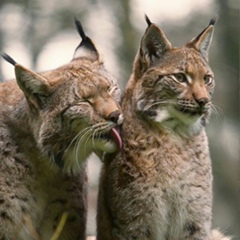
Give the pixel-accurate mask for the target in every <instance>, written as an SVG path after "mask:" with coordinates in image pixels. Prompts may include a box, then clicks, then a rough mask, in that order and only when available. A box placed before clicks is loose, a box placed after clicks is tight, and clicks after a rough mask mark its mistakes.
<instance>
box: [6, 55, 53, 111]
mask: <svg viewBox="0 0 240 240" xmlns="http://www.w3.org/2000/svg"><path fill="white" fill-rule="evenodd" d="M2 57H3V58H4V59H5V60H6V61H7V62H9V63H11V64H12V65H14V66H15V76H16V80H17V84H18V86H19V87H20V89H21V90H22V91H23V93H24V95H25V96H26V98H27V100H28V102H29V104H31V105H33V106H35V107H36V108H39V107H41V106H42V105H43V104H44V100H45V98H46V97H47V96H48V95H49V94H50V86H49V84H48V82H47V80H46V79H45V78H44V77H42V76H41V75H39V74H37V73H35V72H33V71H31V70H29V69H27V68H25V67H23V66H22V65H20V64H18V63H17V62H16V61H15V60H14V59H13V58H11V57H10V56H9V55H8V54H6V53H3V54H2Z"/></svg>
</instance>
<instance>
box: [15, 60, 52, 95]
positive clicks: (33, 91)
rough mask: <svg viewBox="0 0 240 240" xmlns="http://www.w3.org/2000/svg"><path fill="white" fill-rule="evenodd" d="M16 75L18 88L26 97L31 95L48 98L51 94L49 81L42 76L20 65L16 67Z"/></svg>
mask: <svg viewBox="0 0 240 240" xmlns="http://www.w3.org/2000/svg"><path fill="white" fill-rule="evenodd" d="M15 75H16V79H17V83H18V86H19V87H20V88H21V90H22V91H23V92H24V94H25V95H26V97H28V96H30V95H38V96H47V95H48V94H49V90H50V86H49V84H48V82H47V80H46V79H45V78H44V77H42V76H41V75H39V74H37V73H35V72H33V71H31V70H29V69H27V68H25V67H23V66H21V65H20V64H16V65H15Z"/></svg>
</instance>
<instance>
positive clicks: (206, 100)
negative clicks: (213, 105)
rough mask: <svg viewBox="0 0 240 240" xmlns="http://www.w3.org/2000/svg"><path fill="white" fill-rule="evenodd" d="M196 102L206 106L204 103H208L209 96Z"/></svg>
mask: <svg viewBox="0 0 240 240" xmlns="http://www.w3.org/2000/svg"><path fill="white" fill-rule="evenodd" d="M196 102H197V103H198V105H199V107H204V105H205V104H207V103H208V98H200V99H196Z"/></svg>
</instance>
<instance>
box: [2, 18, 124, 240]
mask: <svg viewBox="0 0 240 240" xmlns="http://www.w3.org/2000/svg"><path fill="white" fill-rule="evenodd" d="M76 25H77V28H78V30H79V33H81V34H83V29H82V26H81V24H80V22H79V21H78V20H76ZM82 36H83V35H82ZM3 57H4V58H5V59H6V60H7V61H8V62H10V63H11V64H13V65H14V66H15V75H16V81H15V80H10V81H6V82H4V83H1V85H0V172H1V174H0V239H2V240H3V239H4V240H5V239H8V240H13V239H18V240H33V239H34V240H40V239H41V240H49V239H50V237H51V236H52V235H53V234H54V232H55V231H56V228H57V226H58V224H59V221H60V219H61V217H62V216H63V214H67V220H66V223H65V225H64V227H63V229H62V232H61V234H60V236H59V238H58V240H84V239H85V237H86V236H85V234H86V211H87V192H86V190H87V176H86V172H85V165H86V164H85V162H86V160H87V158H88V156H89V155H90V154H91V153H92V152H95V153H96V154H97V155H98V156H99V157H102V156H103V155H108V154H114V153H115V152H116V151H117V150H118V148H119V145H120V144H119V141H120V140H119V139H115V138H114V135H113V134H112V132H113V133H114V134H115V137H116V136H117V131H116V130H115V129H114V128H115V127H116V126H117V125H120V124H121V122H122V114H121V110H120V107H119V101H120V90H119V87H118V85H117V82H116V80H115V79H114V78H113V77H112V76H111V75H110V74H109V73H108V72H107V71H106V70H105V68H104V65H103V62H102V61H101V59H100V55H99V53H98V52H97V50H96V48H95V46H94V45H93V42H92V40H91V39H90V38H88V37H87V36H86V35H85V34H84V36H83V39H82V42H81V44H80V45H79V46H78V47H77V49H76V51H75V53H74V58H73V59H72V61H71V62H70V63H68V64H66V65H64V66H62V67H60V68H57V69H55V70H51V71H48V72H43V73H36V72H34V71H31V70H29V69H27V68H25V67H24V66H22V65H21V64H19V63H17V62H16V61H14V60H13V59H12V58H11V57H10V56H8V55H7V54H4V55H3Z"/></svg>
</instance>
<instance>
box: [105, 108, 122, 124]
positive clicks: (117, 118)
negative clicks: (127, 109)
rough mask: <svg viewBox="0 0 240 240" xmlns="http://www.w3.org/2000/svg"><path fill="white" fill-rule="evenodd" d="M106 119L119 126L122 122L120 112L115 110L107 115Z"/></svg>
mask: <svg viewBox="0 0 240 240" xmlns="http://www.w3.org/2000/svg"><path fill="white" fill-rule="evenodd" d="M108 119H109V120H110V121H112V122H114V123H117V125H120V124H121V123H122V121H123V116H122V114H121V112H120V111H118V110H116V111H114V112H111V113H110V114H109V116H108Z"/></svg>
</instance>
